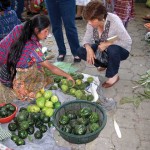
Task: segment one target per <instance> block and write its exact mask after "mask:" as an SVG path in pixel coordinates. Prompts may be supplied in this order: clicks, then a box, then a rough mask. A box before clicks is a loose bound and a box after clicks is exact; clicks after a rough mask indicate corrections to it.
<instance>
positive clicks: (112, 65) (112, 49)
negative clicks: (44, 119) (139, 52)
mask: <svg viewBox="0 0 150 150" xmlns="http://www.w3.org/2000/svg"><path fill="white" fill-rule="evenodd" d="M91 47H92V49H93V51H94V52H96V50H97V45H96V44H93V45H92V46H91ZM77 54H78V56H79V57H80V58H81V59H83V60H85V61H86V57H87V52H86V49H85V48H84V47H80V48H79V49H78V51H77ZM107 54H108V66H107V70H106V77H107V78H112V77H113V76H114V75H116V74H117V73H118V70H119V67H120V61H122V60H125V59H127V58H128V56H129V52H128V51H127V50H126V49H124V48H122V47H120V46H118V45H111V46H109V47H108V48H107ZM94 66H95V67H100V64H99V63H98V61H97V60H96V59H95V63H94Z"/></svg>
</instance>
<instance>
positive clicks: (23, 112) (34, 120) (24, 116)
mask: <svg viewBox="0 0 150 150" xmlns="http://www.w3.org/2000/svg"><path fill="white" fill-rule="evenodd" d="M52 125H53V123H52V121H51V120H50V117H48V116H46V115H45V114H44V113H43V112H28V110H27V108H24V107H22V108H20V110H19V113H18V114H17V116H16V117H15V118H14V119H13V121H12V122H11V123H9V124H8V129H9V130H10V131H11V132H12V137H11V140H12V141H14V142H15V143H16V145H18V146H20V145H25V139H26V138H27V137H28V139H29V140H33V137H34V138H35V139H41V138H42V137H43V134H44V133H45V132H46V131H47V129H48V127H51V126H52ZM31 135H34V136H31Z"/></svg>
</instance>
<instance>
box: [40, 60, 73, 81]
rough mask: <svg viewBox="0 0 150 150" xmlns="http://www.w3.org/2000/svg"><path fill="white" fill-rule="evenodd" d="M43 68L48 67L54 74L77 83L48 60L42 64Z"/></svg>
mask: <svg viewBox="0 0 150 150" xmlns="http://www.w3.org/2000/svg"><path fill="white" fill-rule="evenodd" d="M40 65H41V66H43V67H46V68H47V69H49V70H50V71H51V72H52V73H54V74H57V75H59V76H63V77H66V78H67V79H68V80H71V81H73V83H75V81H74V79H73V78H72V77H71V76H70V74H68V73H66V72H64V71H63V70H61V69H59V68H58V67H56V66H54V65H53V64H51V63H50V62H49V61H48V60H45V61H43V62H41V63H40Z"/></svg>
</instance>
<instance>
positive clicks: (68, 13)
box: [45, 0, 79, 56]
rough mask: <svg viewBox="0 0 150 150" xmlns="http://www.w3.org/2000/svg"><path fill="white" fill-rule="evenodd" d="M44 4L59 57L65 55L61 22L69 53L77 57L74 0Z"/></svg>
mask: <svg viewBox="0 0 150 150" xmlns="http://www.w3.org/2000/svg"><path fill="white" fill-rule="evenodd" d="M45 3H46V7H47V10H48V14H49V17H50V20H51V24H52V32H53V34H54V37H55V40H56V43H57V46H58V51H59V55H66V47H65V43H64V37H63V31H62V21H63V24H64V27H65V31H66V36H67V39H68V42H69V46H70V49H71V52H72V54H73V55H74V56H77V49H78V48H79V40H78V34H77V28H76V26H75V14H76V11H75V10H76V4H75V0H45Z"/></svg>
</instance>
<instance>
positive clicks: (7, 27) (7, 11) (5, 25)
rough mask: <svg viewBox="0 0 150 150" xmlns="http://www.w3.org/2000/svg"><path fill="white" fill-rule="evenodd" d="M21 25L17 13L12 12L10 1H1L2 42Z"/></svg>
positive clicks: (0, 24)
mask: <svg viewBox="0 0 150 150" xmlns="http://www.w3.org/2000/svg"><path fill="white" fill-rule="evenodd" d="M20 23H21V22H20V20H19V19H18V17H17V15H16V12H15V11H14V10H11V7H10V0H0V41H1V40H2V39H3V38H4V37H5V36H6V35H7V34H9V33H10V32H11V30H12V29H13V28H14V27H15V26H16V25H18V24H20Z"/></svg>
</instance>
